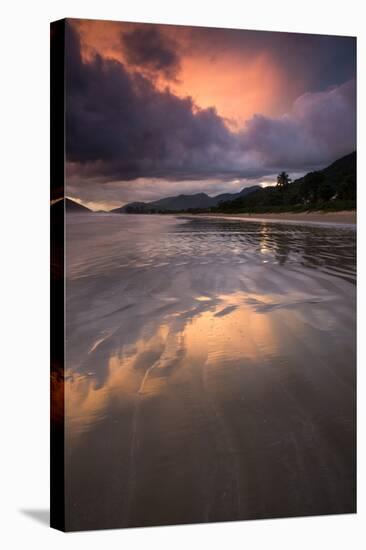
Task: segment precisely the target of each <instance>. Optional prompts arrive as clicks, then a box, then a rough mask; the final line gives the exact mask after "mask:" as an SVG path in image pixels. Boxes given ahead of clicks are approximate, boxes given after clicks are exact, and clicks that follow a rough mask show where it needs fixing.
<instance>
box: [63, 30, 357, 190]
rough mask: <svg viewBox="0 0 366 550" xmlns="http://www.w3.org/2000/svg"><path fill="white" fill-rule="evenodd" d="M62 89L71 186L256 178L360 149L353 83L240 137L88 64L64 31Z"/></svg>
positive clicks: (208, 116) (121, 69)
mask: <svg viewBox="0 0 366 550" xmlns="http://www.w3.org/2000/svg"><path fill="white" fill-rule="evenodd" d="M272 34H273V33H272ZM66 82H67V87H66V92H67V94H66V95H67V105H66V123H67V128H66V130H67V140H66V154H67V160H68V167H69V175H70V176H71V177H72V180H73V182H74V184H75V182H77V181H79V182H80V184H82V183H81V182H82V181H83V180H84V181H91V180H93V181H94V182H95V181H99V182H103V181H104V182H106V181H128V180H134V179H136V178H139V177H140V178H141V177H143V178H154V177H155V178H164V179H167V180H171V181H174V180H194V179H205V178H206V179H207V178H210V177H212V178H216V179H225V178H227V179H229V178H233V177H239V178H255V177H259V176H263V175H265V174H272V173H273V172H274V171H277V170H281V169H290V168H291V169H293V170H294V171H302V170H304V171H305V170H307V169H308V168H312V169H314V168H317V167H321V166H324V165H325V164H327V163H328V162H331V161H333V160H335V159H336V158H337V157H339V156H341V155H344V154H347V153H349V152H350V151H352V150H353V149H354V148H355V87H354V81H350V82H348V83H346V84H343V85H341V86H334V87H332V88H330V89H326V90H324V91H321V92H315V93H307V94H304V95H302V96H301V97H299V98H298V99H297V100H296V102H295V103H294V106H293V109H292V110H291V111H290V112H289V113H288V114H287V115H285V116H282V117H279V118H269V117H265V116H261V115H256V116H254V117H253V118H252V119H250V120H249V121H248V122H247V124H246V126H245V127H244V129H243V130H242V131H241V132H239V133H235V132H232V131H230V130H229V129H228V127H227V126H226V124H225V122H224V120H223V119H222V118H221V117H220V116H219V115H218V114H217V113H216V111H215V110H214V109H213V108H212V109H198V108H197V107H196V106H195V105H194V104H193V102H192V100H191V99H190V98H179V97H177V96H176V95H174V94H173V93H172V92H171V91H170V90H169V89H165V90H163V91H161V90H158V89H157V88H156V87H155V85H154V83H153V81H152V80H150V79H149V78H147V77H146V76H144V75H142V74H141V73H139V72H129V71H128V70H127V69H126V67H125V66H124V65H123V64H122V63H120V62H118V61H115V60H111V59H105V58H103V57H101V56H100V55H96V56H95V57H93V58H92V59H90V60H88V61H86V60H83V59H82V58H81V54H80V43H79V37H78V35H77V33H76V31H75V30H74V29H73V28H72V27H70V26H67V63H66Z"/></svg>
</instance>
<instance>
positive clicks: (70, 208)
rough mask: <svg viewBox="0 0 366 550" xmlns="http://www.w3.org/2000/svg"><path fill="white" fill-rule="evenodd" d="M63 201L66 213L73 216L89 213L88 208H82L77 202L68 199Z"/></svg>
mask: <svg viewBox="0 0 366 550" xmlns="http://www.w3.org/2000/svg"><path fill="white" fill-rule="evenodd" d="M64 201H65V210H66V212H68V213H73V214H88V213H89V212H91V210H90V209H89V208H87V207H86V206H83V205H82V204H79V203H78V202H75V201H73V200H71V199H68V198H67V197H66V198H65V199H64Z"/></svg>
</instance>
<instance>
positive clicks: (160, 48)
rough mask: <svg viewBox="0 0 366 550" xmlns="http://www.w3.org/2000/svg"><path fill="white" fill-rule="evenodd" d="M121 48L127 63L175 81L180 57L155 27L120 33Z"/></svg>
mask: <svg viewBox="0 0 366 550" xmlns="http://www.w3.org/2000/svg"><path fill="white" fill-rule="evenodd" d="M121 40H122V46H123V50H124V53H125V55H126V58H127V61H128V63H130V64H132V65H136V66H137V67H139V68H141V69H143V70H145V69H147V70H148V71H153V72H156V73H160V74H163V76H164V77H165V78H167V79H175V78H176V77H177V74H178V72H179V70H180V57H179V54H178V53H177V44H175V43H174V42H173V41H172V40H171V39H170V38H168V37H167V36H166V35H163V34H162V33H161V32H160V31H159V29H158V28H157V27H151V26H144V27H137V28H136V29H133V30H132V31H130V32H125V33H122V35H121Z"/></svg>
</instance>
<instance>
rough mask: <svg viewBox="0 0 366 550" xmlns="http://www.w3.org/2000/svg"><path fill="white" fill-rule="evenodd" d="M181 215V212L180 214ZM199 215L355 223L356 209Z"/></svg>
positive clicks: (303, 221)
mask: <svg viewBox="0 0 366 550" xmlns="http://www.w3.org/2000/svg"><path fill="white" fill-rule="evenodd" d="M180 215H181V216H182V215H183V214H180ZM194 215H195V216H199V217H206V216H209V217H210V218H211V217H212V218H224V219H228V220H229V219H231V220H248V221H250V220H254V221H261V220H264V221H282V222H298V223H311V224H314V223H315V224H320V223H324V224H350V225H354V224H356V210H342V211H339V212H322V211H317V212H313V211H311V212H282V213H279V214H217V213H215V214H194Z"/></svg>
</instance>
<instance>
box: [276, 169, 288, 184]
mask: <svg viewBox="0 0 366 550" xmlns="http://www.w3.org/2000/svg"><path fill="white" fill-rule="evenodd" d="M290 183H291V178H290V176H289V175H288V174H287V173H286V172H281V173H280V174H278V176H277V187H287V186H288V185H289V184H290Z"/></svg>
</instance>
